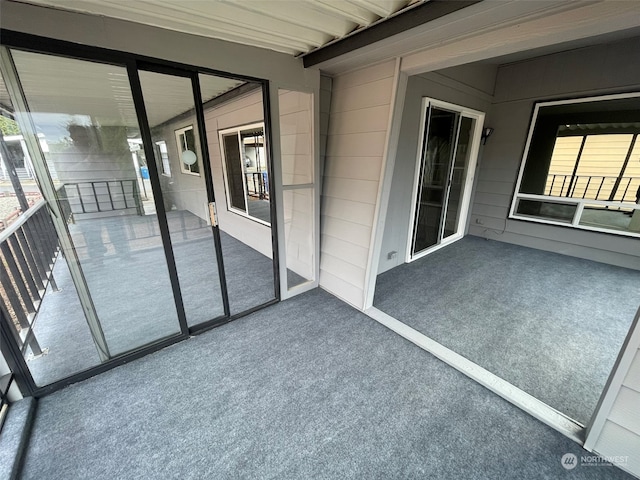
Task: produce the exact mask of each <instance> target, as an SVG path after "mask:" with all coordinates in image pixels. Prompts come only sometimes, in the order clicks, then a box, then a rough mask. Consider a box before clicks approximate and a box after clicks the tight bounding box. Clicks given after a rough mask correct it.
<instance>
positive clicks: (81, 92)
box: [12, 50, 180, 359]
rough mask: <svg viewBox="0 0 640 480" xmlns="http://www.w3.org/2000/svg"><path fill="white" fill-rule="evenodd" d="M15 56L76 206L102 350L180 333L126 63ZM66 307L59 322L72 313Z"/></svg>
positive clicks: (59, 188)
mask: <svg viewBox="0 0 640 480" xmlns="http://www.w3.org/2000/svg"><path fill="white" fill-rule="evenodd" d="M12 56H13V61H14V63H15V66H16V69H17V72H18V75H19V77H20V81H21V83H22V87H23V89H24V93H25V96H26V100H27V102H28V105H29V109H30V117H31V119H32V121H33V123H34V124H35V126H36V128H37V130H38V134H39V137H40V144H41V147H42V148H41V149H42V151H43V153H44V157H45V160H46V163H47V165H46V167H47V168H48V171H49V176H50V177H51V178H52V179H53V182H54V186H55V189H56V194H57V199H56V200H57V201H58V202H60V204H61V205H63V206H65V207H64V209H63V210H65V211H66V212H67V213H68V216H67V215H65V220H66V222H67V223H68V225H67V229H68V233H69V235H70V240H71V242H72V244H73V248H74V250H75V252H76V253H77V258H78V260H79V263H80V267H81V272H82V276H83V280H84V281H85V282H86V287H88V291H89V293H90V297H91V301H92V304H93V306H94V307H95V313H96V314H97V318H98V320H99V327H100V328H101V330H102V331H103V332H104V338H105V340H106V344H107V346H108V352H102V353H103V354H104V355H106V356H107V357H108V358H110V357H113V356H114V355H117V354H120V353H123V352H126V351H129V350H133V349H136V348H139V347H141V346H143V345H146V344H148V343H151V342H153V341H156V340H159V339H162V338H164V337H167V336H170V335H173V334H178V333H179V332H180V326H179V323H178V317H177V311H176V307H175V303H174V296H173V290H172V287H171V282H170V278H169V272H168V268H167V263H166V257H165V254H164V249H163V245H162V240H161V237H160V233H159V225H158V218H157V216H156V214H155V208H154V205H153V195H152V194H151V192H150V189H149V188H147V187H148V185H146V184H145V183H144V180H145V174H144V173H143V172H141V164H142V163H143V162H144V159H143V158H141V157H140V154H139V153H138V152H139V138H140V130H139V126H138V122H137V117H136V112H135V108H134V103H133V98H132V94H131V90H130V85H129V78H128V74H127V70H126V69H125V68H124V67H121V66H116V65H108V64H102V63H95V62H89V61H84V60H75V59H69V58H62V57H56V56H50V55H42V54H37V53H30V52H23V51H18V50H14V51H12ZM45 145H46V147H45ZM40 180H41V181H43V179H40ZM47 181H48V180H47ZM145 192H146V194H145ZM66 287H67V288H73V286H71V285H67V286H66ZM76 287H77V288H79V287H78V286H77V285H76ZM64 288H65V287H64V286H62V289H64ZM69 308H72V306H71V305H69ZM73 313H74V315H75V314H77V315H76V316H79V317H80V318H83V317H84V315H82V314H80V312H73ZM57 315H58V317H57V319H56V321H58V322H62V321H66V320H68V319H69V318H71V317H72V316H71V315H69V314H68V313H65V312H63V311H60V312H58V314H57ZM42 320H43V318H40V319H39V320H38V321H42ZM92 325H93V328H94V329H95V328H96V325H95V324H92ZM95 338H96V337H95V336H94V340H95ZM68 348H69V349H73V348H74V346H73V345H72V344H70V345H68ZM103 350H104V349H103ZM108 358H106V359H108Z"/></svg>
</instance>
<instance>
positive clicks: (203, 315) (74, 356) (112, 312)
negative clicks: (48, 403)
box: [28, 212, 295, 385]
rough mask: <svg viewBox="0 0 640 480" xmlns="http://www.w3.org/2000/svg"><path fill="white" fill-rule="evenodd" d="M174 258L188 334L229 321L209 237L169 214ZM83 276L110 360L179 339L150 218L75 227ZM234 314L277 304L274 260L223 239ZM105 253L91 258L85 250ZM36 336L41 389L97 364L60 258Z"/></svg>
mask: <svg viewBox="0 0 640 480" xmlns="http://www.w3.org/2000/svg"><path fill="white" fill-rule="evenodd" d="M167 216H168V220H169V226H170V231H171V238H172V243H173V251H174V257H175V260H176V267H177V270H178V278H179V280H180V285H181V291H182V296H183V303H184V306H185V311H186V315H187V323H188V324H189V325H190V326H193V325H196V324H198V323H201V322H204V321H208V320H211V319H214V318H217V317H220V316H223V315H224V310H223V306H222V297H221V293H220V281H219V275H218V267H217V262H216V257H215V250H214V244H213V238H212V235H211V230H210V228H209V227H207V226H206V224H205V223H204V222H203V221H202V220H201V219H199V218H198V217H196V216H195V215H192V214H190V213H188V212H169V213H168V215H167ZM71 231H72V235H73V238H74V241H75V244H76V247H77V250H78V255H79V257H80V259H81V264H82V267H83V272H84V275H85V278H86V279H87V284H88V286H89V288H90V291H91V295H92V299H93V302H94V305H95V306H96V311H97V313H98V316H99V318H100V322H101V325H102V329H103V331H104V335H105V338H106V340H107V343H108V345H109V349H110V353H111V354H112V355H116V354H119V353H123V352H126V351H128V350H131V349H133V348H137V347H139V346H142V345H144V344H147V343H149V342H152V341H154V340H158V339H161V338H164V337H166V336H169V335H172V334H175V333H178V332H179V325H178V320H177V313H176V308H175V305H174V300H173V292H172V290H171V287H170V284H169V278H168V272H167V267H166V261H165V256H164V250H163V249H162V247H161V245H160V237H159V230H158V228H157V224H156V223H155V221H154V220H153V217H139V216H129V217H115V218H114V217H111V218H106V219H100V220H88V221H83V222H78V224H76V225H71ZM220 235H221V241H222V250H223V258H224V265H225V272H226V279H227V288H228V292H229V303H230V306H231V314H232V315H233V314H237V313H241V312H243V311H245V310H248V309H250V308H252V307H256V306H258V305H261V304H263V303H265V302H268V301H269V300H272V299H273V298H275V290H274V283H273V282H274V280H273V263H272V261H271V259H269V258H267V257H265V256H264V255H262V254H261V253H259V252H257V251H255V250H253V249H252V248H250V247H248V246H246V245H245V244H243V243H242V242H240V241H238V240H236V239H235V238H233V237H231V236H230V235H228V234H226V233H224V232H221V233H220ZM98 242H100V245H104V248H100V249H94V250H91V251H90V249H89V248H88V247H87V244H93V245H97V244H98ZM294 275H295V274H294ZM54 277H55V279H56V281H57V283H58V285H59V286H60V289H61V290H60V291H59V292H52V291H51V289H50V288H49V289H48V291H47V295H46V296H45V297H44V300H43V302H42V306H41V307H40V312H39V314H38V318H37V320H36V326H35V329H34V331H35V333H36V337H37V339H38V341H39V342H40V345H41V347H42V348H48V354H47V355H44V356H41V357H38V358H34V359H31V360H29V362H28V365H29V368H30V369H31V372H32V374H33V376H34V379H35V380H36V383H37V384H38V385H46V384H48V383H51V382H52V381H54V380H58V379H60V378H63V377H65V376H68V375H71V374H73V373H75V372H79V371H82V370H85V369H87V368H89V367H91V366H95V365H97V364H98V363H99V357H98V354H97V351H96V348H95V346H94V343H93V340H92V338H91V335H90V332H89V328H88V326H87V324H86V321H85V318H84V315H83V312H82V308H81V306H80V301H79V300H78V296H77V293H76V291H75V288H74V287H73V282H72V281H71V275H70V273H69V269H68V267H67V264H66V261H65V259H64V258H63V257H59V259H58V261H57V262H56V266H55V268H54Z"/></svg>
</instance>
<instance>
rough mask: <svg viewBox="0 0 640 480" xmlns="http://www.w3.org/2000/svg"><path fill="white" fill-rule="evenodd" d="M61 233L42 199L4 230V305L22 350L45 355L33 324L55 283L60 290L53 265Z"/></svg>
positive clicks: (0, 292)
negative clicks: (57, 231)
mask: <svg viewBox="0 0 640 480" xmlns="http://www.w3.org/2000/svg"><path fill="white" fill-rule="evenodd" d="M58 252H59V243H58V236H57V234H56V231H55V227H54V225H53V222H52V221H51V218H50V217H49V212H48V211H47V208H46V202H45V201H44V200H40V201H39V202H37V203H36V204H35V205H34V206H33V207H31V208H29V210H27V211H26V212H24V213H23V214H22V215H21V216H20V217H19V218H18V220H16V221H15V222H13V223H12V224H11V225H10V226H9V227H8V228H7V229H6V230H4V231H3V232H2V233H0V262H1V263H2V265H1V267H2V268H0V307H1V308H2V311H3V315H2V317H3V318H4V319H6V321H7V322H9V324H10V327H11V328H12V333H13V334H14V337H15V340H16V342H17V343H18V346H19V347H20V349H21V351H22V353H23V354H24V353H25V351H26V350H27V347H28V348H30V349H31V353H32V354H33V355H34V356H35V355H40V354H42V349H41V348H40V345H39V343H38V340H37V339H36V337H35V335H34V332H33V326H34V322H35V318H36V315H37V313H38V310H39V308H40V305H41V303H42V299H43V298H44V295H45V292H46V289H47V287H48V286H51V288H52V290H54V291H57V289H58V287H57V285H56V282H55V279H54V278H53V265H54V263H55V260H56V258H57V255H58Z"/></svg>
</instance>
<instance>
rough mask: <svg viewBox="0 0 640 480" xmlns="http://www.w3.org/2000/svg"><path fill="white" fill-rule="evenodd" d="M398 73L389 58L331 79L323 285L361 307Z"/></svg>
mask: <svg viewBox="0 0 640 480" xmlns="http://www.w3.org/2000/svg"><path fill="white" fill-rule="evenodd" d="M394 77H395V62H394V61H391V62H385V63H383V64H379V65H373V66H371V67H367V68H364V69H361V70H357V71H354V72H351V73H347V74H344V75H339V76H337V77H335V78H334V79H333V89H332V94H331V110H330V118H329V132H328V137H327V152H326V159H325V165H324V185H323V191H322V210H321V232H322V236H321V239H320V252H321V257H320V285H321V286H322V287H323V288H325V289H326V290H328V291H329V292H331V293H333V294H334V295H336V296H338V297H340V298H342V299H343V300H345V301H347V302H348V303H350V304H352V305H354V306H356V307H358V308H362V307H363V301H364V285H365V280H366V270H367V263H368V257H369V252H370V245H371V241H372V239H371V232H372V227H373V222H374V214H375V211H376V205H377V202H378V196H379V193H378V190H379V181H380V176H381V169H382V167H383V163H384V162H383V158H384V154H385V148H386V145H387V141H388V140H387V137H388V128H389V115H390V108H391V104H392V99H393V97H394V93H395V92H394V88H395V87H394Z"/></svg>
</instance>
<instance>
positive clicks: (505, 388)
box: [364, 307, 585, 446]
mask: <svg viewBox="0 0 640 480" xmlns="http://www.w3.org/2000/svg"><path fill="white" fill-rule="evenodd" d="M364 313H365V314H366V315H368V316H369V317H371V318H372V319H374V320H375V321H377V322H379V323H381V324H382V325H384V326H385V327H387V328H389V329H390V330H392V331H394V332H395V333H397V334H398V335H400V336H401V337H403V338H406V339H407V340H409V341H410V342H412V343H414V344H415V345H417V346H418V347H420V348H422V349H423V350H426V351H427V352H429V353H431V354H432V355H433V356H435V357H436V358H438V359H440V360H442V361H443V362H445V363H446V364H448V365H450V366H452V367H453V368H455V369H456V370H458V371H459V372H461V373H464V374H465V375H466V376H468V377H469V378H471V379H473V380H475V381H476V382H478V383H479V384H480V385H482V386H484V387H486V388H488V389H489V390H491V391H492V392H494V393H495V394H497V395H499V396H500V397H502V398H504V399H505V400H506V401H508V402H510V403H512V404H513V405H515V406H516V407H518V408H520V409H522V410H524V411H525V412H527V413H528V414H529V415H531V416H533V417H535V418H537V419H538V420H540V421H541V422H542V423H545V424H546V425H548V426H550V427H551V428H553V429H554V430H557V431H558V432H560V433H562V434H563V435H565V436H566V437H568V438H570V439H571V440H573V441H574V442H576V443H578V444H579V445H580V446H582V445H583V444H584V434H585V427H584V425H581V424H580V423H578V422H576V421H575V420H573V419H572V418H570V417H568V416H567V415H565V414H564V413H562V412H559V411H558V410H556V409H555V408H553V407H550V406H549V405H547V404H546V403H544V402H543V401H541V400H538V399H537V398H535V397H533V396H532V395H530V394H528V393H527V392H525V391H524V390H521V389H520V388H518V387H516V386H515V385H512V384H511V383H509V382H507V381H506V380H504V379H502V378H500V377H498V376H497V375H495V374H493V373H491V372H489V371H488V370H486V369H484V368H482V367H481V366H480V365H478V364H476V363H473V362H472V361H471V360H469V359H467V358H465V357H463V356H462V355H460V354H458V353H456V352H454V351H453V350H450V349H448V348H447V347H445V346H444V345H441V344H440V343H438V342H436V341H435V340H433V339H431V338H429V337H427V336H426V335H424V334H422V333H420V332H418V331H417V330H415V329H413V328H411V327H409V326H408V325H405V324H404V323H402V322H401V321H399V320H397V319H396V318H394V317H392V316H391V315H388V314H386V313H384V312H383V311H381V310H378V309H377V308H375V307H371V308H368V309H366V310H365V311H364Z"/></svg>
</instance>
